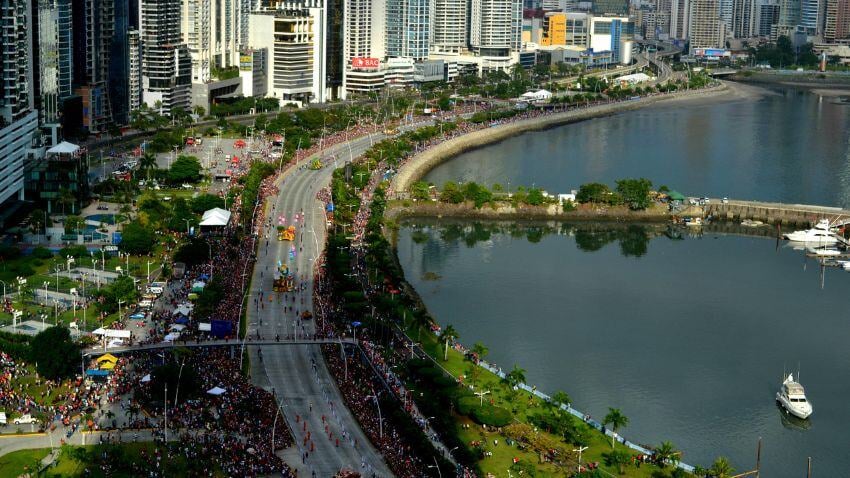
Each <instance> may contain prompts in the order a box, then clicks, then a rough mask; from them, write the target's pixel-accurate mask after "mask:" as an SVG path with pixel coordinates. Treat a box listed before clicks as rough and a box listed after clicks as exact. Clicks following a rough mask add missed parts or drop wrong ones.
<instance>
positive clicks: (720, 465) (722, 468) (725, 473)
mask: <svg viewBox="0 0 850 478" xmlns="http://www.w3.org/2000/svg"><path fill="white" fill-rule="evenodd" d="M708 473H709V474H710V475H711V476H712V477H714V478H729V477H730V476H732V473H735V469H734V468H732V464H731V463H729V459H728V458H726V457H725V456H721V457H718V458H717V459H716V460H714V463H712V465H711V468H709V469H708Z"/></svg>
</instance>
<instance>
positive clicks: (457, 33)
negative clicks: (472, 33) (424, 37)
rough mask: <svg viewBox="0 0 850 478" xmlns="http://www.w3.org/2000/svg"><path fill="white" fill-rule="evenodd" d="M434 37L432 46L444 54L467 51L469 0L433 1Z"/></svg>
mask: <svg viewBox="0 0 850 478" xmlns="http://www.w3.org/2000/svg"><path fill="white" fill-rule="evenodd" d="M433 2H434V18H433V23H434V36H433V38H432V42H431V46H432V47H433V49H434V50H435V51H438V52H443V53H460V52H461V51H463V50H465V49H466V44H467V43H466V42H467V34H468V33H467V32H468V28H467V10H468V8H469V0H433Z"/></svg>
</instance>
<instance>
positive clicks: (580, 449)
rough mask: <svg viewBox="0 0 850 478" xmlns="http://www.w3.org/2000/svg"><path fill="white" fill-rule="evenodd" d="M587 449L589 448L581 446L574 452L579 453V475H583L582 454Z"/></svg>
mask: <svg viewBox="0 0 850 478" xmlns="http://www.w3.org/2000/svg"><path fill="white" fill-rule="evenodd" d="M587 448H588V447H586V446H579V447H578V448H576V449H574V450H573V451H575V452H578V472H579V473H581V454H582V452H584V450H587Z"/></svg>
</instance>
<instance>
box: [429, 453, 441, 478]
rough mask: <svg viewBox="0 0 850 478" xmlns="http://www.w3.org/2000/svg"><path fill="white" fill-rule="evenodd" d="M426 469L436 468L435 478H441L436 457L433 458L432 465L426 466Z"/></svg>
mask: <svg viewBox="0 0 850 478" xmlns="http://www.w3.org/2000/svg"><path fill="white" fill-rule="evenodd" d="M428 468H436V469H437V476H439V477H440V478H443V472H442V471H440V466H439V465H438V464H437V457H436V456H435V457H434V464H433V465H428Z"/></svg>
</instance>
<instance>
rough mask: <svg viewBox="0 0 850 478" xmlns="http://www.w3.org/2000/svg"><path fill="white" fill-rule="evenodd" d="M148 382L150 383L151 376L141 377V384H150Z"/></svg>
mask: <svg viewBox="0 0 850 478" xmlns="http://www.w3.org/2000/svg"><path fill="white" fill-rule="evenodd" d="M150 381H151V374H147V375H145V376H144V377H142V383H147V382H150Z"/></svg>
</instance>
